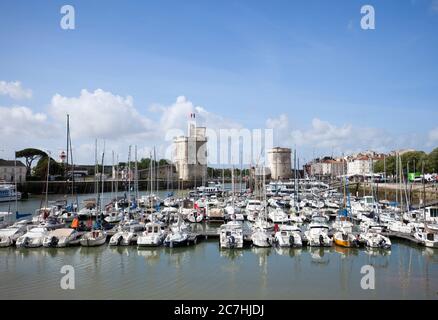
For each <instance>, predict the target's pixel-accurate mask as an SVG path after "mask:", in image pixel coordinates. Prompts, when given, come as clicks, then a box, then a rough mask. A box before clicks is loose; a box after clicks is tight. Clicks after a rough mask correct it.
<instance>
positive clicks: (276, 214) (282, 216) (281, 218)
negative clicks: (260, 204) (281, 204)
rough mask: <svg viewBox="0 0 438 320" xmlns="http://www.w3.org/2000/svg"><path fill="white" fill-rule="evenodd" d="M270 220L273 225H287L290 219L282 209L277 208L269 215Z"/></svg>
mask: <svg viewBox="0 0 438 320" xmlns="http://www.w3.org/2000/svg"><path fill="white" fill-rule="evenodd" d="M268 219H269V220H271V221H272V222H273V223H287V222H288V221H289V217H288V215H287V213H286V212H284V210H283V209H281V208H275V209H273V210H271V211H270V212H269V213H268Z"/></svg>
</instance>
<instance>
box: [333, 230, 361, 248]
mask: <svg viewBox="0 0 438 320" xmlns="http://www.w3.org/2000/svg"><path fill="white" fill-rule="evenodd" d="M333 241H334V242H335V244H336V245H338V246H341V247H346V248H352V247H359V246H360V238H359V236H355V235H354V234H353V233H351V231H349V230H345V229H343V228H340V229H338V230H337V231H336V232H335V233H334V234H333Z"/></svg>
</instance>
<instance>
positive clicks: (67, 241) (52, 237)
mask: <svg viewBox="0 0 438 320" xmlns="http://www.w3.org/2000/svg"><path fill="white" fill-rule="evenodd" d="M79 238H81V233H79V232H77V231H76V230H75V229H71V228H61V229H56V230H53V231H50V232H49V234H48V235H47V236H45V237H44V239H43V247H46V248H63V247H67V246H69V245H71V244H72V242H74V241H76V240H78V239H79Z"/></svg>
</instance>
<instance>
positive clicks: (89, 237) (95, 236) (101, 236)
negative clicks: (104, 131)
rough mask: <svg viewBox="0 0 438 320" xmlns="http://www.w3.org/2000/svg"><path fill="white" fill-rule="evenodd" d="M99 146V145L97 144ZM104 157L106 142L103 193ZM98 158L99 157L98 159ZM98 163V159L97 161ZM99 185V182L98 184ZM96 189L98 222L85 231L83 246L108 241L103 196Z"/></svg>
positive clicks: (81, 241)
mask: <svg viewBox="0 0 438 320" xmlns="http://www.w3.org/2000/svg"><path fill="white" fill-rule="evenodd" d="M96 148H97V146H96ZM104 158H105V144H104V150H103V152H102V173H101V174H100V182H101V183H102V193H103V186H104V185H103V169H104ZM96 160H97V159H96ZM96 163H97V161H96ZM97 186H98V184H97ZM96 191H97V192H98V196H97V206H98V208H97V209H98V210H97V212H96V214H97V216H96V222H95V224H94V225H93V228H92V230H91V231H90V232H87V233H85V234H84V235H83V236H82V237H81V240H80V244H81V246H83V247H96V246H101V245H103V244H104V243H105V242H106V238H107V234H106V232H105V230H103V229H102V225H101V222H100V219H101V217H100V214H99V213H100V211H101V209H102V196H100V194H99V190H98V188H97V189H96Z"/></svg>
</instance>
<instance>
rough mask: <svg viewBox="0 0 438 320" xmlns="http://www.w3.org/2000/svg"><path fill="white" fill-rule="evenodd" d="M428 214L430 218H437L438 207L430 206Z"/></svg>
mask: <svg viewBox="0 0 438 320" xmlns="http://www.w3.org/2000/svg"><path fill="white" fill-rule="evenodd" d="M429 214H430V217H431V218H438V208H430V209H429Z"/></svg>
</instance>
